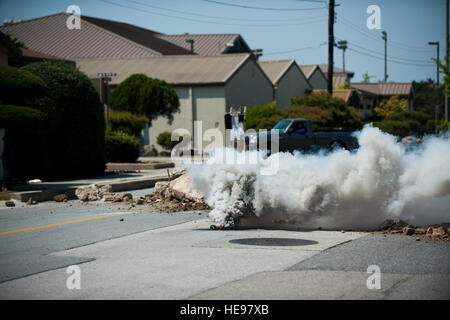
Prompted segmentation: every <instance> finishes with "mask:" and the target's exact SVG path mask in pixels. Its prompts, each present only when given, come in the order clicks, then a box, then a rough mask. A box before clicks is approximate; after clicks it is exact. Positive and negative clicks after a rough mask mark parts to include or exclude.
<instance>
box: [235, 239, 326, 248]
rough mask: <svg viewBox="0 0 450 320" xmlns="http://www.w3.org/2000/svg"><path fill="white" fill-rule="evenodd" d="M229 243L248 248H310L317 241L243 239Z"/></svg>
mask: <svg viewBox="0 0 450 320" xmlns="http://www.w3.org/2000/svg"><path fill="white" fill-rule="evenodd" d="M229 242H230V243H236V244H244V245H249V246H274V247H284V246H286V247H287V246H310V245H313V244H317V243H318V242H317V241H313V240H304V239H292V238H245V239H234V240H230V241H229Z"/></svg>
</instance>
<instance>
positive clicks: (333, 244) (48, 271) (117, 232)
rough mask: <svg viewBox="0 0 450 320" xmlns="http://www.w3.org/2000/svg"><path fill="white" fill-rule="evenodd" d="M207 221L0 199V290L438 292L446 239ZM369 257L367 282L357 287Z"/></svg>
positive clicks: (294, 294) (297, 294)
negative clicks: (10, 204)
mask: <svg viewBox="0 0 450 320" xmlns="http://www.w3.org/2000/svg"><path fill="white" fill-rule="evenodd" d="M150 192H152V190H151V189H150V190H139V191H135V192H133V193H134V196H140V195H144V194H146V193H150ZM122 219H123V220H122ZM209 224H210V220H209V219H208V218H207V216H206V214H205V213H202V214H199V213H198V212H185V213H172V214H168V213H156V212H152V211H149V210H148V208H146V207H145V206H136V207H135V208H130V207H128V206H124V205H117V204H113V205H111V204H108V203H99V202H97V203H90V204H87V205H85V204H81V203H79V202H78V201H69V202H67V203H53V202H46V203H40V204H38V205H36V206H18V207H15V208H12V209H10V208H0V299H194V300H202V299H234V300H246V299H450V244H449V243H428V242H425V241H423V240H422V241H416V239H415V238H414V237H406V236H398V235H387V236H383V235H373V234H367V233H361V232H345V233H341V232H337V231H324V230H321V231H318V230H317V231H283V230H260V229H253V230H228V231H211V230H209V228H208V227H209ZM71 265H76V266H78V267H79V268H80V270H81V279H82V280H81V288H80V289H79V290H78V289H75V290H73V289H70V288H68V287H67V282H66V281H67V279H68V277H69V275H68V273H67V267H68V266H71ZM371 265H376V266H377V267H378V268H379V270H380V280H381V282H380V287H379V288H375V289H374V288H372V289H370V288H369V287H368V286H367V281H368V278H369V277H370V276H371V275H372V274H371V273H368V267H369V266H371Z"/></svg>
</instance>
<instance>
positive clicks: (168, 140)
mask: <svg viewBox="0 0 450 320" xmlns="http://www.w3.org/2000/svg"><path fill="white" fill-rule="evenodd" d="M182 139H183V137H179V138H178V141H172V134H171V133H170V132H167V131H165V132H161V133H160V134H159V135H158V137H157V138H156V142H157V143H158V144H159V145H160V146H161V147H163V148H164V149H165V150H169V151H171V150H172V149H173V147H175V146H176V145H177V144H178V143H180V142H181V141H182Z"/></svg>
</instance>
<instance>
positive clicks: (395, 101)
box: [375, 96, 406, 117]
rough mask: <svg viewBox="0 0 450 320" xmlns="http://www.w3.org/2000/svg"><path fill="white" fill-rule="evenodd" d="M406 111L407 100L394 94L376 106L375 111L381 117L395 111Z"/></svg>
mask: <svg viewBox="0 0 450 320" xmlns="http://www.w3.org/2000/svg"><path fill="white" fill-rule="evenodd" d="M403 111H406V100H405V99H399V97H398V96H392V97H390V98H389V99H388V100H382V101H381V102H380V103H379V104H378V106H376V107H375V113H376V114H377V115H379V116H381V117H387V116H390V115H393V114H395V113H399V112H403Z"/></svg>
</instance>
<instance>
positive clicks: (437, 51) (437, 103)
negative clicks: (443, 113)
mask: <svg viewBox="0 0 450 320" xmlns="http://www.w3.org/2000/svg"><path fill="white" fill-rule="evenodd" d="M428 45H430V46H436V59H437V60H438V61H439V41H434V42H428ZM436 84H437V87H439V64H437V63H436ZM438 92H439V91H438ZM438 118H439V96H438V99H437V101H436V109H435V112H434V121H435V124H436V126H435V134H437V133H438Z"/></svg>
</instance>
